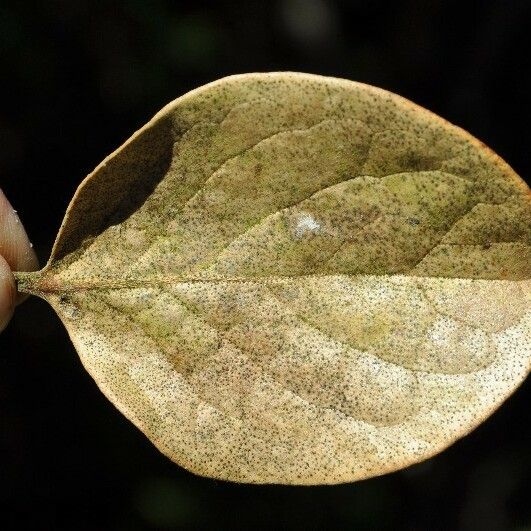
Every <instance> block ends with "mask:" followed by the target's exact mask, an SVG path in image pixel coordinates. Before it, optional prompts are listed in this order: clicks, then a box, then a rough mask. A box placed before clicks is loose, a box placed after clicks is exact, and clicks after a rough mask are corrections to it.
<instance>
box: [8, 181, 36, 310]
mask: <svg viewBox="0 0 531 531" xmlns="http://www.w3.org/2000/svg"><path fill="white" fill-rule="evenodd" d="M0 256H1V257H2V258H3V268H4V274H3V276H4V278H5V267H6V266H9V268H10V269H11V271H34V270H36V269H38V267H39V263H38V261H37V256H36V254H35V251H34V250H33V246H32V245H31V243H30V241H29V239H28V236H27V234H26V231H25V230H24V227H23V226H22V223H21V222H20V219H19V217H18V214H17V212H16V211H15V210H14V209H13V207H12V206H11V204H10V203H9V201H8V200H7V198H6V196H5V195H4V194H3V192H2V190H0ZM11 282H13V283H14V280H13V275H11ZM4 283H5V280H4ZM0 289H1V288H0ZM5 289H7V288H5ZM4 291H5V290H4ZM25 298H26V296H25V295H19V296H18V301H17V302H21V301H22V300H24V299H25Z"/></svg>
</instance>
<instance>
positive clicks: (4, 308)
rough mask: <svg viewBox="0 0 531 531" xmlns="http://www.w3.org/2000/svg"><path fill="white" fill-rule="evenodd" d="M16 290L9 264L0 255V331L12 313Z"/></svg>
mask: <svg viewBox="0 0 531 531" xmlns="http://www.w3.org/2000/svg"><path fill="white" fill-rule="evenodd" d="M16 298H17V290H16V288H15V279H14V278H13V273H11V268H10V267H9V264H8V263H7V262H6V261H5V260H4V259H3V258H2V256H0V332H1V331H2V330H3V329H4V328H5V327H6V325H7V323H8V322H9V319H11V316H12V315H13V309H14V308H15V301H16Z"/></svg>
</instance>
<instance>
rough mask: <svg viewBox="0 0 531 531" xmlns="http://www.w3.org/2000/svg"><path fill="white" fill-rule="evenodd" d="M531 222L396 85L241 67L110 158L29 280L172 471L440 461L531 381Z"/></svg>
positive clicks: (496, 165)
mask: <svg viewBox="0 0 531 531" xmlns="http://www.w3.org/2000/svg"><path fill="white" fill-rule="evenodd" d="M161 139H162V140H163V141H161ZM150 146H153V147H154V149H150ZM170 151H171V153H170ZM146 160H147V161H151V162H149V163H146V162H145V161H146ZM139 161H140V162H139ZM146 164H147V166H146ZM146 167H147V168H148V169H149V168H151V169H150V170H149V171H147V177H145V180H146V182H147V184H146V185H145V186H140V185H141V183H142V182H144V181H143V173H142V172H144V173H146V171H145V169H146ZM124 176H128V177H127V180H126V181H125V183H124V181H123V179H124ZM106 183H110V185H109V186H110V188H108V190H111V192H112V193H111V194H108V193H107V194H105V193H104V192H105V190H106ZM131 183H137V184H139V186H140V188H139V190H140V191H139V192H138V193H136V194H135V193H133V197H132V199H128V192H129V190H128V186H131ZM124 184H125V186H123V185H124ZM102 194H103V195H105V197H104V198H103V199H102ZM106 195H110V198H107V197H106ZM87 213H88V214H87ZM530 213H531V206H530V201H529V192H528V190H527V188H526V186H525V184H523V182H521V181H520V180H519V178H518V177H517V176H516V175H515V174H514V172H512V170H510V168H509V167H508V166H507V165H506V164H505V163H503V161H501V159H499V158H498V157H497V156H495V155H493V154H492V153H491V152H488V151H487V150H486V148H484V147H482V146H481V145H480V143H479V142H478V141H477V140H475V139H473V138H472V137H470V136H469V135H468V134H466V133H464V132H462V131H461V130H459V129H458V128H455V126H451V125H450V124H447V123H446V122H444V121H443V120H442V119H440V118H438V117H435V116H434V115H432V114H431V113H429V112H428V111H425V110H422V109H420V108H418V107H416V106H414V105H413V104H411V103H409V102H407V101H406V100H403V99H402V98H400V97H398V96H395V95H392V94H390V93H387V92H385V91H382V90H380V89H375V88H373V87H367V86H364V85H361V84H356V83H352V82H346V81H342V80H334V79H332V78H320V77H318V76H309V75H299V74H255V75H248V76H236V77H232V78H227V79H225V80H221V81H219V82H216V83H214V84H211V85H208V86H206V87H203V88H201V89H199V90H198V91H194V92H192V93H191V94H189V95H187V96H184V97H183V98H181V99H179V100H176V102H173V103H172V104H170V105H169V106H167V107H166V108H165V109H164V110H163V111H161V113H159V114H158V115H157V116H156V117H155V119H154V120H153V121H152V122H150V123H149V124H148V125H147V126H146V127H145V128H144V129H143V130H141V131H140V132H139V133H137V134H136V135H134V137H133V138H132V139H131V140H130V141H128V142H127V143H126V145H125V147H124V148H122V149H120V150H118V151H117V152H115V154H113V155H112V156H111V157H109V158H108V159H106V161H105V162H104V163H103V164H102V165H100V167H98V169H96V171H95V172H94V173H93V174H92V175H91V176H89V177H88V178H87V179H86V180H85V181H84V183H83V184H82V185H81V187H80V190H79V191H78V192H77V193H76V196H75V197H74V200H73V202H72V204H71V206H70V207H69V210H68V212H67V216H66V217H65V222H64V224H63V227H62V230H61V231H60V233H59V235H58V239H57V242H56V245H55V246H54V250H53V252H52V256H51V258H50V261H49V263H48V265H47V266H46V268H45V269H44V270H43V271H42V272H40V273H39V274H30V275H28V274H26V275H20V276H19V277H18V278H19V285H20V286H21V287H23V288H24V286H25V289H26V290H28V291H33V292H35V293H37V294H40V295H41V296H44V297H45V298H46V299H47V300H48V301H49V302H50V303H51V304H52V306H53V307H54V308H55V309H56V311H57V312H58V314H59V315H60V316H61V318H62V320H63V321H64V322H65V325H66V327H67V330H68V331H69V334H70V336H71V338H72V340H73V342H74V344H75V345H76V348H77V350H78V352H79V353H80V356H81V359H82V361H83V363H84V365H85V367H86V368H87V370H88V371H89V372H90V373H91V374H92V376H93V377H94V379H95V380H96V382H97V383H98V385H99V386H100V388H101V389H102V391H103V392H104V393H105V394H106V395H107V396H108V397H109V398H110V399H111V401H113V403H114V404H115V405H117V407H118V408H119V409H120V410H121V411H122V412H123V413H124V414H125V415H126V416H127V417H128V418H130V419H131V420H132V421H133V422H134V423H135V424H136V425H137V426H138V427H139V428H140V429H142V430H143V431H144V432H145V433H146V435H148V437H150V439H151V440H153V441H154V442H155V444H156V445H157V446H158V447H159V449H161V450H162V451H163V452H164V453H165V454H166V455H168V456H169V457H170V458H172V459H173V460H175V461H177V462H178V463H180V464H183V465H184V466H186V467H187V468H188V469H190V470H193V471H195V472H197V473H200V474H203V475H209V476H212V477H219V478H223V479H231V480H236V481H245V482H269V483H270V482H273V483H275V482H276V483H304V484H308V483H337V482H344V481H353V480H357V479H363V478H365V477H370V476H371V475H378V474H381V473H385V472H387V471H390V470H395V469H397V468H401V467H403V466H407V465H408V464H411V463H412V462H416V461H419V460H421V459H424V458H426V457H429V456H430V455H433V454H434V453H436V452H438V451H440V450H441V449H443V448H444V447H445V446H447V445H448V444H450V443H451V442H452V441H453V440H455V439H456V438H458V437H461V436H463V435H464V434H466V433H467V432H468V431H469V430H470V429H473V427H474V426H475V425H477V424H479V423H480V422H481V421H482V420H483V419H484V418H486V416H488V414H490V412H492V410H493V409H494V408H495V407H497V406H498V405H499V404H500V403H501V402H502V401H503V400H504V399H505V398H506V397H507V396H508V395H509V394H510V393H511V392H512V391H513V390H514V389H515V387H516V386H517V385H519V383H520V382H521V381H523V379H524V378H525V376H526V374H527V373H528V371H529V364H530V359H531V353H530V352H529V350H530V349H529V341H528V339H527V338H528V337H529V331H530V326H531V323H530V320H531V316H530V314H531V312H530V300H529V299H530V289H529V288H530V285H529V277H530V276H531V270H530V267H531V260H529V259H528V258H529V250H530V249H531V247H530V243H531V226H530V224H529V221H528V220H529V214H530ZM87 216H88V217H87ZM109 251H110V252H109ZM478 308H479V309H480V310H478Z"/></svg>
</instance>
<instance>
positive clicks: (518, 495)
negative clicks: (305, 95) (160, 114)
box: [0, 0, 531, 531]
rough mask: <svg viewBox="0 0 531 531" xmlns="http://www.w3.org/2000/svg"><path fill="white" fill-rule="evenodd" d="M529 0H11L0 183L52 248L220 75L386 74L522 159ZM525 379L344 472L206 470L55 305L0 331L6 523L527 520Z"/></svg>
mask: <svg viewBox="0 0 531 531" xmlns="http://www.w3.org/2000/svg"><path fill="white" fill-rule="evenodd" d="M530 23H531V2H528V1H520V2H518V1H509V0H505V1H483V2H470V1H463V0H460V1H449V0H432V1H429V0H418V1H414V0H409V1H408V0H404V1H400V2H399V1H396V2H387V1H382V0H373V1H367V2H362V1H346V0H344V1H341V0H337V1H335V2H333V1H331V0H330V1H327V0H282V1H281V0H278V1H269V2H267V1H266V2H253V1H250V0H249V1H234V2H227V1H218V2H215V3H207V2H200V1H193V2H178V1H173V2H172V1H162V0H151V1H147V0H144V1H142V0H134V1H130V2H125V1H122V2H118V1H116V2H99V1H87V2H80V1H75V0H62V1H59V0H49V1H47V2H35V1H26V2H7V3H6V2H1V3H0V69H1V78H0V79H1V85H0V90H2V92H3V97H2V98H1V99H0V185H1V187H2V189H3V190H4V192H5V193H6V195H7V196H8V197H9V198H10V200H11V202H12V203H13V205H14V207H15V208H16V209H18V211H19V213H20V216H21V218H22V220H23V222H24V224H25V225H26V228H27V230H28V233H29V235H30V237H31V238H32V241H33V242H34V244H35V247H36V250H37V252H38V254H39V258H40V260H41V263H44V262H45V261H46V258H47V256H48V253H49V251H50V248H51V244H52V242H53V239H54V236H55V234H56V232H57V229H58V227H59V224H60V221H61V219H62V216H63V213H64V210H65V208H66V206H67V204H68V202H69V200H70V198H71V196H72V195H73V193H74V190H75V189H76V187H77V185H78V183H79V182H80V180H81V179H82V178H83V177H84V176H85V175H86V174H87V173H88V172H89V171H91V170H92V169H93V168H94V167H95V166H96V164H97V163H99V162H100V160H102V159H103V157H104V156H106V155H107V154H108V153H110V152H111V151H112V150H114V149H115V148H116V147H117V146H118V145H120V144H121V143H122V141H123V140H125V139H126V138H127V137H129V136H130V134H131V133H132V132H133V131H134V130H136V129H137V128H139V127H140V126H141V125H143V124H144V123H145V122H146V121H147V120H148V119H149V118H150V117H151V116H152V115H153V114H154V113H155V112H156V111H158V110H159V109H160V108H161V107H162V106H163V105H164V104H166V103H167V102H169V101H170V100H172V99H174V98H175V97H177V96H180V95H181V94H183V93H185V92H186V91H188V90H189V89H192V88H195V87H198V86H200V85H202V84H204V83H206V82H208V81H212V80H214V79H217V78H219V77H222V76H225V75H227V74H233V73H238V72H252V71H273V70H296V71H306V72H313V73H319V74H329V75H333V76H337V77H344V78H348V79H354V80H359V81H364V82H367V83H370V84H374V85H378V86H381V87H384V88H387V89H389V90H391V91H393V92H396V93H398V94H401V95H403V96H406V97H408V98H410V99H411V100H413V101H415V102H416V103H419V104H421V105H423V106H425V107H427V108H428V109H431V110H432V111H435V112H436V113H437V114H440V115H442V116H443V117H445V118H447V119H449V120H450V121H452V122H454V123H456V124H458V125H460V126H462V127H464V128H465V129H467V130H468V131H470V132H471V133H472V134H474V135H475V136H477V137H478V138H480V139H481V140H483V141H484V142H485V143H486V144H488V145H489V146H490V147H492V148H493V149H494V150H495V151H496V152H497V153H499V154H500V155H501V156H502V157H503V158H504V159H506V160H507V161H508V162H509V163H510V164H511V165H512V166H513V167H514V168H515V170H516V171H517V172H518V173H519V174H520V175H522V176H524V177H526V176H529V170H530V162H531V161H530V150H529V145H528V143H529V138H530V135H529V125H528V124H529V121H530V118H531V116H530V112H529V95H530V94H531V86H530V83H529V78H527V79H526V78H525V77H524V74H525V73H526V70H529V60H528V56H529V53H530V52H531V47H530V42H529V32H530V29H529V26H530ZM530 398H531V396H530V386H529V384H526V385H524V386H522V388H521V389H519V390H518V391H517V392H516V393H515V394H514V395H513V396H512V397H511V398H510V399H509V400H508V401H507V403H506V404H505V405H504V406H503V407H502V408H501V409H500V410H499V411H498V412H496V413H495V414H494V415H493V416H492V417H491V418H490V419H489V420H488V421H487V422H485V423H484V424H483V425H482V426H481V427H480V428H478V429H477V430H476V431H474V432H473V433H472V434H471V435H470V436H468V437H466V438H465V439H464V440H462V441H459V442H458V443H456V444H455V445H454V446H452V447H451V448H450V449H448V450H447V451H445V452H443V453H442V454H441V455H439V456H437V457H435V458H433V459H431V460H429V461H427V462H425V463H423V464H421V465H417V466H415V467H412V468H410V469H408V470H405V471H401V472H397V473H394V474H390V475H387V476H384V477H381V478H375V479H371V480H368V481H363V482H360V483H354V484H349V485H340V486H334V487H311V488H296V487H278V486H263V487H261V486H246V485H235V484H229V483H224V482H220V481H213V480H209V479H203V478H198V477H195V476H193V475H191V474H189V473H188V472H186V471H185V470H182V469H181V468H179V467H178V466H175V465H174V464H172V463H171V462H170V461H169V460H167V459H166V458H165V457H163V456H162V455H161V454H159V452H158V451H157V450H156V449H155V448H154V447H153V446H152V445H151V444H150V443H149V442H148V440H147V439H146V438H145V437H144V436H143V435H142V434H141V433H140V432H139V431H138V430H137V429H136V428H134V427H133V425H132V424H131V423H130V422H129V421H127V420H126V419H125V418H124V417H122V416H121V415H120V414H119V413H118V411H117V410H115V409H114V407H113V406H112V405H111V404H110V403H109V402H108V401H107V400H106V399H105V398H104V397H103V395H102V394H101V393H100V391H99V390H98V389H97V387H96V385H95V384H94V382H93V381H92V380H91V378H90V377H89V376H88V374H87V373H85V371H84V370H83V368H82V366H81V363H80V362H79V360H78V357H77V355H76V353H75V351H74V349H73V347H72V345H71V343H70V341H69V339H68V337H67V334H66V332H65V331H64V328H63V326H62V325H61V323H60V322H59V320H58V318H57V317H56V316H55V314H54V313H53V311H52V310H51V308H49V307H48V306H47V305H46V304H45V303H44V302H42V301H39V300H37V299H33V300H30V301H28V302H27V303H25V304H24V305H23V306H21V307H20V308H19V309H18V311H17V313H16V316H15V317H14V319H13V321H12V323H11V325H10V326H9V327H8V329H7V330H6V331H5V333H3V334H2V335H1V336H0V529H24V528H25V527H28V526H31V527H30V528H32V529H39V530H40V529H69V530H85V529H87V530H106V529H112V530H119V529H124V530H128V529H131V530H141V529H148V530H151V529H182V528H207V527H210V528H213V529H236V528H244V529H262V528H301V529H303V528H304V529H323V528H325V527H326V528H350V529H383V530H386V529H398V530H400V529H407V530H425V529H441V530H442V529H444V530H451V529H462V530H476V529H478V530H489V529H493V530H505V529H511V530H512V529H514V530H520V531H523V530H524V529H531V503H530V500H529V498H530V490H529V489H528V488H527V487H528V483H529V481H530V480H531V474H530V471H531V455H530V448H531V428H530V425H529V424H530V423H529V414H528V411H529V404H530Z"/></svg>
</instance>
